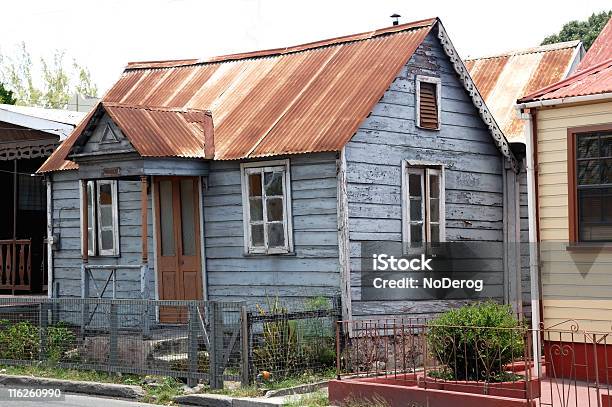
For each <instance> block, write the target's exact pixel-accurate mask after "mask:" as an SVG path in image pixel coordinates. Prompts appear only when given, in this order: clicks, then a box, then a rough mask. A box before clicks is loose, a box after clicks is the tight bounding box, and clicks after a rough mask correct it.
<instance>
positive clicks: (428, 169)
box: [401, 160, 446, 248]
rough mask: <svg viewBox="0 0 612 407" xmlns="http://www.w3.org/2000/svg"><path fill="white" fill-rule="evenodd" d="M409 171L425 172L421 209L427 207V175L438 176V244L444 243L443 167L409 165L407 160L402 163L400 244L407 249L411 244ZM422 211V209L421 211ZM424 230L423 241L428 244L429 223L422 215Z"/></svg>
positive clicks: (444, 199)
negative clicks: (436, 173) (433, 173)
mask: <svg viewBox="0 0 612 407" xmlns="http://www.w3.org/2000/svg"><path fill="white" fill-rule="evenodd" d="M411 169H415V170H420V171H422V170H425V174H424V177H423V183H424V184H425V185H422V191H423V192H422V193H423V195H424V197H423V198H424V199H425V205H424V206H423V208H425V207H428V206H429V199H430V197H429V183H428V182H426V179H427V178H428V175H429V174H431V173H432V171H433V172H438V173H439V175H440V208H439V209H440V214H439V227H440V242H445V241H446V182H445V174H444V165H443V164H434V163H431V164H428V165H427V166H423V165H418V166H417V165H411V164H410V161H409V160H404V161H402V191H401V193H402V243H403V246H404V247H405V248H408V247H409V244H410V243H411V239H410V227H409V224H408V222H409V221H410V202H409V197H408V173H409V172H411ZM423 211H424V209H423ZM422 218H423V224H424V229H426V230H425V232H426V235H424V236H423V240H424V242H425V243H429V242H428V239H429V235H430V230H429V227H430V226H429V223H428V222H427V219H426V216H425V214H424V213H422Z"/></svg>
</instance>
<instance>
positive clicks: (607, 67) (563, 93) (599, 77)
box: [519, 58, 612, 103]
mask: <svg viewBox="0 0 612 407" xmlns="http://www.w3.org/2000/svg"><path fill="white" fill-rule="evenodd" d="M608 92H612V58H610V59H608V60H607V61H604V62H602V63H600V64H599V65H595V66H593V67H591V68H589V69H586V70H583V71H580V72H578V73H576V74H575V75H572V76H570V77H569V78H567V79H565V80H563V81H561V82H558V83H555V84H553V85H551V86H549V87H547V88H544V89H540V90H539V91H537V92H535V93H532V94H530V95H527V96H525V97H524V98H522V99H520V100H519V102H521V103H524V102H533V101H537V100H549V99H561V98H568V97H574V96H587V95H596V94H601V93H608Z"/></svg>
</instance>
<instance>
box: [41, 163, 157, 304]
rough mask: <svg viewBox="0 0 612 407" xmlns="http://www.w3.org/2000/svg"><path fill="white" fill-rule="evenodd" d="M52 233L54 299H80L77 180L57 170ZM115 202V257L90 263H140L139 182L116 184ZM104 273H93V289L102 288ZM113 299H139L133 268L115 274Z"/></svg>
mask: <svg viewBox="0 0 612 407" xmlns="http://www.w3.org/2000/svg"><path fill="white" fill-rule="evenodd" d="M51 180H52V197H53V199H52V205H53V233H54V234H56V235H59V237H60V242H59V246H58V248H57V249H55V250H53V277H54V284H57V285H58V286H57V287H58V291H57V292H54V295H55V296H56V297H80V296H81V264H82V260H81V237H80V236H81V212H80V204H79V181H78V172H77V171H59V172H55V173H53V174H52V175H51ZM118 203H119V245H120V256H119V257H95V256H94V257H90V258H89V263H90V264H140V263H141V256H142V253H141V247H142V246H141V224H140V223H141V222H140V182H139V181H124V180H120V181H119V183H118ZM151 207H152V206H151V195H150V194H149V203H148V208H149V213H148V220H149V226H148V231H149V259H150V263H149V273H148V275H149V281H148V283H149V284H148V285H149V292H150V293H151V294H152V295H153V296H152V297H151V298H155V297H154V291H153V290H154V284H155V283H154V276H153V237H152V236H153V235H152V231H153V226H152V214H151ZM108 273H109V272H108V271H94V276H95V280H96V284H97V286H98V287H99V288H100V290H101V289H102V287H103V286H104V282H105V281H106V278H107V277H108ZM90 290H91V291H90V295H91V296H95V288H94V284H93V283H90ZM111 296H112V290H111V288H110V285H109V288H108V289H107V290H106V294H105V297H111ZM117 298H140V271H139V270H137V269H128V270H119V271H118V272H117Z"/></svg>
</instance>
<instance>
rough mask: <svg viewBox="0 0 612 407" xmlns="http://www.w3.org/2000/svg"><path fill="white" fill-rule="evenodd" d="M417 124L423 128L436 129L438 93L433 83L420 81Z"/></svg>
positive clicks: (437, 126)
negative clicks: (418, 120)
mask: <svg viewBox="0 0 612 407" xmlns="http://www.w3.org/2000/svg"><path fill="white" fill-rule="evenodd" d="M420 85H421V91H420V105H419V118H420V123H419V125H420V126H421V127H423V128H425V129H434V130H435V129H437V128H439V127H440V125H439V123H438V121H439V117H438V95H437V94H436V93H437V87H436V84H435V83H429V82H421V83H420Z"/></svg>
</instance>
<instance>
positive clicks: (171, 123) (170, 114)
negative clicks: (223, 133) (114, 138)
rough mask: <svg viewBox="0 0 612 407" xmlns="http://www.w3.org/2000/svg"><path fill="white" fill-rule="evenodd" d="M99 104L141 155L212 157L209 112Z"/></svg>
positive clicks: (211, 130)
mask: <svg viewBox="0 0 612 407" xmlns="http://www.w3.org/2000/svg"><path fill="white" fill-rule="evenodd" d="M102 106H103V107H104V110H105V111H106V112H107V113H108V115H109V116H110V118H111V119H112V120H113V122H115V123H116V124H117V126H119V128H121V130H122V131H123V132H124V134H125V135H126V137H127V138H128V139H129V140H130V142H131V143H132V145H133V146H134V148H135V149H136V151H138V153H139V154H140V155H141V156H143V157H187V158H212V156H213V153H214V149H213V146H212V132H213V129H212V128H213V125H212V118H211V115H210V112H207V111H202V110H193V109H189V110H182V109H167V108H149V107H147V108H144V107H138V106H126V105H123V104H113V103H107V102H103V103H102ZM207 141H208V146H206V142H207Z"/></svg>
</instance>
